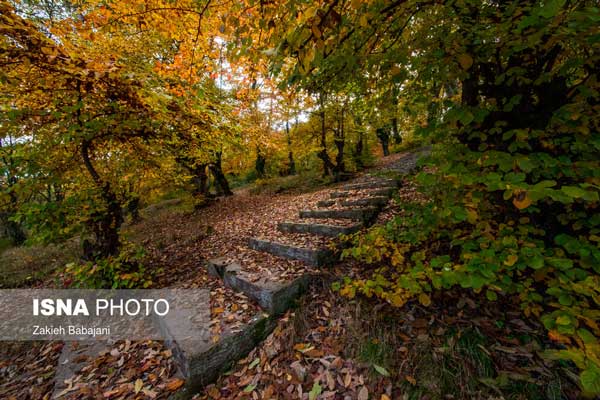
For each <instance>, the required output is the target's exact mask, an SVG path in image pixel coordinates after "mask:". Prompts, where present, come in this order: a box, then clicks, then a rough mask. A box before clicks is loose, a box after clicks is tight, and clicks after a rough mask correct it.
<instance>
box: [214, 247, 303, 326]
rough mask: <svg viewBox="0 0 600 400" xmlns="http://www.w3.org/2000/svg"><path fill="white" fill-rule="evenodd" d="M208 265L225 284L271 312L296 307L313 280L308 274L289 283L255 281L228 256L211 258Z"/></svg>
mask: <svg viewBox="0 0 600 400" xmlns="http://www.w3.org/2000/svg"><path fill="white" fill-rule="evenodd" d="M207 268H208V273H209V274H210V275H212V276H215V277H218V278H221V279H222V280H223V282H224V283H225V285H227V286H229V287H230V288H232V289H234V290H236V291H238V292H241V293H244V294H245V295H246V296H248V297H249V298H251V299H253V300H254V301H256V302H257V303H258V304H259V305H260V306H261V308H262V309H263V310H265V311H267V312H268V313H269V314H271V315H279V314H283V313H284V312H285V311H286V310H287V309H288V308H290V307H291V306H293V304H294V302H295V301H296V299H297V298H298V297H299V296H300V295H301V294H302V293H303V292H305V291H306V289H307V288H308V285H309V284H310V279H311V277H310V275H308V274H306V275H302V276H300V277H298V278H296V279H294V280H292V281H286V282H274V281H270V280H268V278H264V277H263V278H260V279H258V280H256V279H253V278H252V277H250V276H248V274H246V273H244V272H243V271H242V267H241V265H240V264H238V263H236V262H233V263H232V262H229V261H227V260H226V259H225V258H215V259H212V260H209V261H208V263H207Z"/></svg>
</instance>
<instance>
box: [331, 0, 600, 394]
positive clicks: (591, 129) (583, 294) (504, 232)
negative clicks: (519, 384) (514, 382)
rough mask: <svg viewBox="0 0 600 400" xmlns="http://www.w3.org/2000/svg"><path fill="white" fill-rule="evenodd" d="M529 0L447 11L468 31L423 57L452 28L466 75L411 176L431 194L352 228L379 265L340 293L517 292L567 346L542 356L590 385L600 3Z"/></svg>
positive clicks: (597, 313) (594, 357) (397, 300)
mask: <svg viewBox="0 0 600 400" xmlns="http://www.w3.org/2000/svg"><path fill="white" fill-rule="evenodd" d="M526 4H527V5H524V6H523V7H522V8H520V7H517V6H516V3H514V6H515V7H517V9H518V11H519V12H518V14H515V8H504V7H496V6H495V5H490V6H487V5H481V3H479V4H476V3H474V2H473V3H469V7H470V8H469V7H467V6H465V7H463V8H461V7H458V8H454V9H453V8H450V9H448V10H446V11H447V12H448V17H451V18H454V21H455V22H456V23H457V24H459V25H462V26H463V27H464V28H465V32H469V33H468V37H467V38H466V40H465V39H461V38H460V37H458V36H453V35H450V37H448V38H447V41H443V43H445V44H444V46H446V47H445V48H444V51H445V52H446V53H444V51H441V52H438V53H428V54H427V55H426V56H424V57H423V58H422V59H421V61H424V60H426V59H427V57H429V60H430V61H432V62H435V60H436V59H437V58H438V57H441V58H443V59H445V60H448V58H447V57H448V56H449V55H450V54H453V52H454V50H453V48H452V41H453V40H456V41H461V40H465V41H464V43H463V44H464V48H463V49H462V50H460V51H459V52H458V53H454V54H455V57H456V60H457V63H456V66H455V68H453V69H452V72H450V73H449V75H448V77H450V76H452V75H454V76H456V77H458V79H460V81H461V90H462V94H461V98H460V99H454V100H452V99H448V100H446V101H445V102H444V108H445V111H444V114H443V115H442V117H441V118H440V120H439V121H438V122H436V123H432V124H431V126H429V127H427V129H423V132H426V133H428V134H429V135H432V137H433V139H434V140H435V141H437V143H439V144H438V146H437V147H436V148H435V151H434V154H433V156H432V158H431V160H430V163H429V164H430V165H431V166H432V167H433V169H434V170H435V171H436V172H435V173H421V174H419V175H418V176H417V178H416V179H417V181H418V183H419V184H420V185H421V187H422V191H423V192H424V193H426V194H427V195H428V196H429V198H430V199H431V202H430V203H429V204H426V205H424V206H419V205H414V206H411V207H407V208H406V210H405V215H403V216H402V217H398V218H396V219H395V220H394V221H392V222H391V223H389V224H388V225H386V226H383V227H376V228H374V229H372V230H370V231H369V232H367V233H366V234H364V235H358V236H355V237H354V239H353V248H351V249H348V250H346V251H345V255H346V256H351V257H354V258H356V259H359V260H361V261H364V262H366V263H372V264H374V265H376V268H375V269H374V270H373V273H372V275H371V276H370V277H369V278H364V279H363V278H361V279H354V280H348V281H346V282H345V284H344V285H343V287H342V288H341V293H342V294H344V295H347V296H350V297H352V296H355V295H356V294H362V295H365V296H368V297H373V296H375V297H378V298H381V299H383V300H385V301H387V302H389V303H390V304H392V305H394V306H402V305H403V304H405V303H406V302H407V301H408V300H409V299H411V298H417V299H418V300H419V301H420V302H421V303H422V304H423V305H425V306H427V305H429V303H430V302H431V297H430V293H431V292H433V291H440V290H447V289H450V288H456V287H461V288H463V289H465V290H470V291H473V292H474V293H475V294H480V295H481V296H482V297H484V296H485V298H486V299H487V300H489V301H496V300H497V299H499V298H500V297H502V298H504V299H505V300H507V301H512V302H513V303H515V304H520V306H521V308H522V310H523V313H524V314H525V315H526V316H529V317H535V318H539V319H540V320H541V322H542V323H543V324H544V326H545V328H546V329H547V331H548V336H549V338H550V339H551V340H553V341H554V342H555V343H556V344H557V346H558V347H559V348H562V349H560V350H549V351H547V353H546V355H547V356H548V357H550V358H554V359H562V360H569V361H571V362H573V363H574V364H575V365H576V366H577V367H578V368H579V369H580V371H581V373H580V377H579V378H580V385H581V388H582V390H583V392H584V394H585V395H588V396H595V395H599V394H600V342H599V339H598V338H600V325H599V324H598V321H600V249H599V247H600V212H599V210H600V200H599V198H600V132H599V128H600V117H599V116H600V112H599V111H600V109H599V108H598V102H599V100H600V85H599V83H598V74H597V68H596V69H595V70H594V71H595V72H592V69H593V68H595V67H592V65H598V62H600V59H599V58H598V53H597V52H596V51H592V50H591V49H592V47H594V46H595V47H597V44H598V41H599V40H600V37H599V36H598V34H597V29H596V28H597V23H598V21H600V10H599V9H598V8H597V7H591V6H588V5H586V4H587V3H585V2H582V3H579V4H578V5H577V6H575V5H569V3H565V2H564V1H550V2H543V3H538V2H535V3H529V2H526ZM509 15H512V16H514V18H509ZM473 16H475V17H473ZM472 18H474V19H472ZM496 18H497V19H496ZM483 26H485V28H482V27H483ZM594 27H596V28H594ZM457 32H460V30H458V31H457ZM461 35H462V34H461ZM422 36H423V37H425V36H427V35H426V33H425V32H422ZM500 37H502V38H503V39H502V40H495V39H493V38H500ZM444 40H445V39H444ZM425 47H426V46H423V48H425ZM437 61H441V60H437ZM415 62H416V61H415ZM424 65H425V64H424Z"/></svg>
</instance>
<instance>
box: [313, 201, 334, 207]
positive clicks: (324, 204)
mask: <svg viewBox="0 0 600 400" xmlns="http://www.w3.org/2000/svg"><path fill="white" fill-rule="evenodd" d="M335 203H336V202H335V200H321V201H317V207H331V206H333V205H335Z"/></svg>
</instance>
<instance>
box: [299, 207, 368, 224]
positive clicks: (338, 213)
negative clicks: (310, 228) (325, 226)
mask: <svg viewBox="0 0 600 400" xmlns="http://www.w3.org/2000/svg"><path fill="white" fill-rule="evenodd" d="M377 211H378V209H377V208H376V207H366V208H347V209H343V210H302V211H300V213H299V216H300V218H325V219H352V220H356V221H362V222H363V223H368V222H369V221H371V220H372V219H373V218H374V217H375V216H376V215H377Z"/></svg>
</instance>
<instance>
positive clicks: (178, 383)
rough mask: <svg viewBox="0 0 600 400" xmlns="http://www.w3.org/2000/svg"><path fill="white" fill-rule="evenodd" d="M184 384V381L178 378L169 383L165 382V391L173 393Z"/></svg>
mask: <svg viewBox="0 0 600 400" xmlns="http://www.w3.org/2000/svg"><path fill="white" fill-rule="evenodd" d="M183 384H184V380H183V379H180V378H173V379H171V380H170V381H169V382H167V386H166V387H167V389H168V390H170V391H172V392H174V391H175V390H177V389H179V388H180V387H181V386H183Z"/></svg>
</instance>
